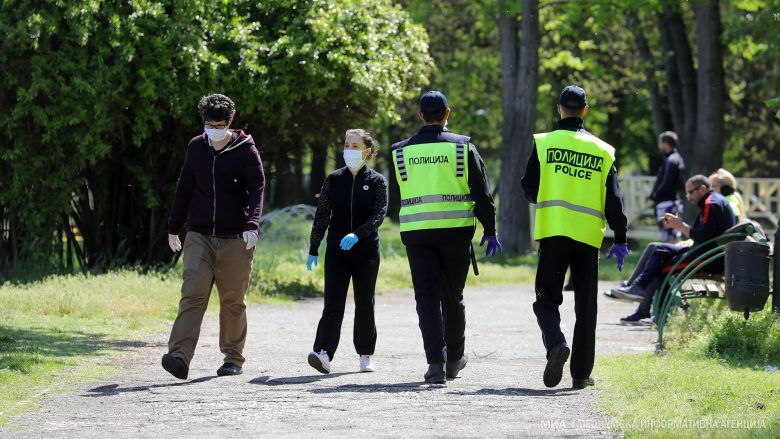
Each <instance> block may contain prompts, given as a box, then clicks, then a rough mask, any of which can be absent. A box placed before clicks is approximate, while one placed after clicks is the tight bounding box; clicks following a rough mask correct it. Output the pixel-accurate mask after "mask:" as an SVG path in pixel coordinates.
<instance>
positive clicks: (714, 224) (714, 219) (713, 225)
mask: <svg viewBox="0 0 780 439" xmlns="http://www.w3.org/2000/svg"><path fill="white" fill-rule="evenodd" d="M698 206H699V209H700V211H699V216H697V217H696V222H695V223H693V226H691V230H690V233H689V237H690V238H691V239H693V245H698V244H701V243H703V242H704V241H708V240H710V239H712V238H714V237H716V236H719V235H722V234H723V232H725V231H726V230H728V229H730V228H731V227H734V225H735V224H736V223H737V222H736V218H735V217H734V211H733V210H732V209H731V205H729V200H727V199H726V198H725V197H723V195H721V194H719V193H717V192H714V191H710V192H709V193H708V194H707V195H705V196H703V197H702V198H701V200H699V202H698ZM708 247H710V248H714V247H715V244H712V245H711V246H708Z"/></svg>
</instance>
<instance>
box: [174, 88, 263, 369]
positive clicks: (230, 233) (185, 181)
mask: <svg viewBox="0 0 780 439" xmlns="http://www.w3.org/2000/svg"><path fill="white" fill-rule="evenodd" d="M198 111H199V112H200V117H201V119H202V121H203V125H204V133H202V134H199V135H197V136H195V138H193V139H192V140H190V143H189V145H188V146H187V153H186V155H185V158H184V166H183V167H182V170H181V175H180V176H179V182H178V184H177V186H176V195H175V196H174V199H173V206H172V207H171V215H170V218H169V220H168V233H169V234H168V244H169V246H170V248H171V250H172V251H174V252H177V251H180V250H182V244H181V241H180V240H179V234H180V233H181V230H182V228H183V227H184V225H185V223H186V225H187V235H186V239H185V240H184V248H183V252H184V256H183V259H184V262H183V271H184V281H183V283H182V287H181V301H180V302H179V313H178V315H177V317H176V320H175V321H174V323H173V329H171V336H170V340H169V341H168V353H167V354H165V355H163V357H162V366H163V368H164V369H165V370H167V371H168V372H169V373H171V375H173V376H175V377H176V378H180V379H187V375H188V373H189V367H190V362H191V361H192V357H193V355H194V354H195V346H196V345H197V344H198V337H199V335H200V326H201V323H202V322H203V314H204V313H205V312H206V307H207V306H208V302H209V296H210V295H211V288H212V286H213V285H214V284H216V285H217V291H218V293H219V306H220V309H219V349H220V351H221V352H222V353H223V354H224V359H225V361H224V364H223V365H222V367H220V368H219V369H217V375H220V376H223V375H239V374H241V371H242V369H241V368H242V365H243V363H244V357H243V355H242V354H243V350H244V342H245V341H246V333H247V321H246V302H245V297H246V291H247V288H248V287H249V274H250V272H251V271H252V262H253V260H254V253H255V244H256V243H257V237H258V224H259V222H260V215H261V214H262V211H263V188H264V187H265V177H264V174H263V165H262V162H261V160H260V153H258V151H257V148H255V144H254V141H253V140H252V136H250V135H247V134H246V133H244V132H243V131H242V130H232V129H230V124H231V123H232V122H233V117H234V116H235V113H236V106H235V104H234V103H233V101H231V100H230V98H228V97H227V96H224V95H221V94H212V95H209V96H205V97H203V98H202V99H201V100H200V102H199V103H198Z"/></svg>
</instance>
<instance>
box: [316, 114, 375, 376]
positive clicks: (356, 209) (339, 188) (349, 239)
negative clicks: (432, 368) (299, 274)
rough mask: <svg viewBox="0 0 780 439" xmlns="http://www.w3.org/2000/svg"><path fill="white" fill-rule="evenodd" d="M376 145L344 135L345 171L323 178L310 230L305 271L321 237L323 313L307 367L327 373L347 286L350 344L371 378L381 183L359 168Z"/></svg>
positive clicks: (363, 136) (353, 133) (365, 137)
mask: <svg viewBox="0 0 780 439" xmlns="http://www.w3.org/2000/svg"><path fill="white" fill-rule="evenodd" d="M376 150H377V145H376V142H375V141H374V139H372V138H371V135H370V134H369V133H368V132H366V131H365V130H361V129H355V130H348V131H347V133H346V136H345V140H344V161H345V163H346V164H347V166H346V167H344V168H341V169H337V170H335V171H333V172H332V173H331V174H330V175H328V176H327V177H326V178H325V182H324V183H323V184H322V191H320V195H319V200H318V202H317V212H316V214H315V215H314V224H313V225H312V228H311V246H310V249H309V259H308V261H307V262H306V266H307V268H308V269H309V271H311V265H312V264H314V265H315V266H316V265H317V262H318V259H319V256H318V248H319V246H320V242H321V241H322V238H323V236H324V235H325V231H326V230H327V229H330V232H328V244H327V250H326V251H325V307H324V309H323V310H322V317H321V318H320V323H319V325H318V326H317V336H316V338H315V339H314V348H313V351H312V352H310V353H309V356H308V362H309V364H310V365H311V366H312V367H313V368H315V369H317V370H318V371H320V372H322V373H330V362H331V360H333V355H334V354H335V353H336V348H337V347H338V344H339V336H340V334H341V322H342V320H343V318H344V306H345V304H346V300H347V289H348V288H349V281H350V279H351V280H352V287H353V290H354V294H355V326H354V329H353V342H354V344H355V350H356V351H357V353H358V355H359V356H360V371H361V372H373V370H374V366H373V364H372V363H371V356H372V355H373V354H374V346H375V345H376V325H375V324H374V288H375V286H376V277H377V274H378V272H379V233H378V231H377V229H378V228H379V225H380V224H382V221H383V220H384V217H385V214H386V213H387V182H386V180H385V177H384V176H383V175H382V174H380V173H378V172H376V171H374V170H373V169H370V168H369V167H368V166H366V165H365V162H366V161H367V160H368V159H369V158H371V157H372V156H373V155H375V154H376Z"/></svg>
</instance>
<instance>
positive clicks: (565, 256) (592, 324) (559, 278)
mask: <svg viewBox="0 0 780 439" xmlns="http://www.w3.org/2000/svg"><path fill="white" fill-rule="evenodd" d="M569 267H571V278H572V280H573V281H574V314H575V317H576V319H577V320H576V323H575V324H574V340H573V343H572V347H571V349H572V353H571V363H570V364H569V366H570V369H571V376H572V378H576V379H584V378H588V377H590V373H591V371H592V370H593V359H594V356H595V347H596V313H597V306H596V299H597V297H598V294H597V291H598V271H599V250H598V249H597V248H596V247H592V246H589V245H587V244H583V243H581V242H578V241H575V240H573V239H571V238H567V237H564V236H553V237H550V238H544V239H540V240H539V266H538V268H537V270H536V302H534V313H535V314H536V320H537V322H538V323H539V328H540V329H541V330H542V342H543V343H544V347H545V348H546V349H547V351H548V352H549V351H550V349H551V348H553V347H555V346H556V345H558V344H560V343H565V342H566V337H565V336H564V335H563V332H561V314H560V312H559V311H558V307H559V306H560V305H561V303H563V293H562V290H563V281H564V276H565V275H566V269H567V268H569Z"/></svg>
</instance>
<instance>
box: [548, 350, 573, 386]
mask: <svg viewBox="0 0 780 439" xmlns="http://www.w3.org/2000/svg"><path fill="white" fill-rule="evenodd" d="M570 353H571V349H569V347H568V346H567V345H566V343H561V344H559V345H556V346H555V347H553V348H552V349H550V352H548V353H547V366H545V368H544V377H543V378H544V385H545V386H547V387H555V386H557V385H558V383H560V382H561V377H562V376H563V365H564V364H566V360H568V359H569V354H570Z"/></svg>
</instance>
